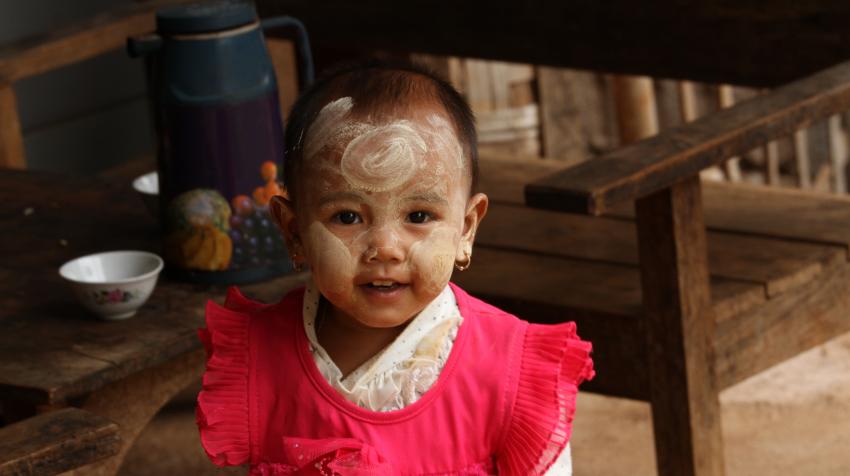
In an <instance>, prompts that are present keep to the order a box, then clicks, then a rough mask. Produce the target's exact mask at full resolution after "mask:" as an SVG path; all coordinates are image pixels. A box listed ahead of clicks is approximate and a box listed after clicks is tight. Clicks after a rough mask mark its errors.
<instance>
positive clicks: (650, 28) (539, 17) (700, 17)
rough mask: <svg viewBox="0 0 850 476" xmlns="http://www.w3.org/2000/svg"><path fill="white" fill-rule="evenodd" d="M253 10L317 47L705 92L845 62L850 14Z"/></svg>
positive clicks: (583, 6) (745, 7)
mask: <svg viewBox="0 0 850 476" xmlns="http://www.w3.org/2000/svg"><path fill="white" fill-rule="evenodd" d="M257 6H258V8H259V11H260V13H261V15H263V16H271V15H293V16H295V17H297V18H300V19H301V20H303V21H304V23H305V24H306V26H307V30H308V31H309V32H310V34H311V41H313V42H315V43H316V44H317V45H324V46H330V47H333V46H336V47H339V46H347V45H350V44H351V43H352V39H356V43H358V44H360V45H362V47H363V48H364V49H371V48H378V49H390V50H397V51H398V50H400V51H404V52H411V51H416V52H425V53H434V54H444V55H456V56H467V57H478V58H489V59H496V60H502V61H516V62H524V63H532V64H542V65H551V66H562V67H572V68H579V69H590V70H596V71H609V72H615V73H625V74H642V75H650V76H656V77H665V78H680V79H693V80H700V81H705V82H710V83H729V84H741V85H754V86H776V85H778V84H783V83H786V82H788V81H791V80H793V79H796V78H800V77H803V76H805V75H807V74H811V73H812V72H814V71H817V70H819V69H822V68H825V67H828V66H830V65H833V64H835V63H837V62H839V61H844V60H845V59H846V53H845V52H846V51H848V49H850V33H848V32H847V30H846V28H845V27H844V26H845V25H847V24H850V5H848V4H846V3H844V2H835V1H831V0H810V1H807V2H771V3H770V7H769V8H766V7H765V3H764V2H763V1H759V0H741V1H736V2H722V3H718V2H716V1H710V0H700V1H695V2H680V1H675V0H658V1H655V2H652V3H651V4H646V3H643V2H642V3H636V2H633V1H629V0H611V1H607V2H561V1H556V0H542V1H537V2H533V3H527V2H511V1H507V0H504V1H495V2H493V1H490V2H483V1H467V2H433V1H422V0H418V1H411V2H406V3H405V4H404V8H398V5H397V4H396V3H394V2H391V1H388V0H384V1H374V2H369V3H368V4H366V5H362V4H359V3H352V2H347V1H344V0H328V1H325V2H321V3H317V2H313V1H309V0H259V1H257ZM328 12H332V13H333V14H328ZM446 12H451V14H450V15H448V14H446ZM351 18H358V20H359V21H357V22H352V21H350V19H351ZM683 19H687V21H683ZM789 58H793V60H789Z"/></svg>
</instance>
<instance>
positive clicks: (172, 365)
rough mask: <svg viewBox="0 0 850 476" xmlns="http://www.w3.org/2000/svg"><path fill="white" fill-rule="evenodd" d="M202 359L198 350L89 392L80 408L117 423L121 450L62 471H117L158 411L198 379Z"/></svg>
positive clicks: (86, 474) (98, 474)
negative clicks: (95, 460) (73, 468)
mask: <svg viewBox="0 0 850 476" xmlns="http://www.w3.org/2000/svg"><path fill="white" fill-rule="evenodd" d="M205 359H206V355H205V352H204V350H203V349H198V350H195V351H193V352H190V353H187V354H184V355H181V356H180V357H178V358H175V359H173V360H171V361H170V362H166V363H164V364H162V365H160V366H158V367H153V368H151V369H147V370H144V371H142V372H139V373H137V374H134V375H131V376H129V377H127V378H125V379H123V380H121V381H120V382H115V383H113V384H111V385H108V386H106V387H104V388H102V389H100V390H98V391H97V392H94V393H92V394H91V395H89V396H88V397H87V398H86V400H85V402H84V403H83V405H82V408H83V409H85V410H88V411H90V412H92V413H96V414H98V415H101V416H104V417H106V418H108V419H110V420H112V421H114V422H116V423H118V425H119V426H120V429H121V430H120V434H121V440H122V444H121V450H120V451H119V452H118V454H117V455H115V456H113V457H111V458H109V459H106V460H103V461H100V462H98V463H94V464H91V465H88V466H84V467H82V468H78V469H76V470H74V471H70V472H68V473H64V474H65V475H73V476H111V475H114V474H116V473H117V472H118V469H119V468H120V467H121V463H122V462H123V461H124V456H125V455H126V454H127V451H128V450H129V449H130V448H131V447H132V446H133V444H134V443H135V441H136V438H137V437H138V436H139V434H140V433H141V432H142V430H143V429H144V428H145V426H147V424H148V423H149V422H150V421H151V419H152V418H153V417H154V416H155V415H156V414H157V412H159V410H160V409H161V408H162V407H163V406H164V405H165V404H166V403H168V401H169V400H171V398H172V397H174V396H175V395H176V394H177V393H179V392H180V391H181V390H183V389H184V388H186V387H187V386H189V385H190V384H191V383H193V382H195V381H196V380H197V379H198V378H200V376H201V374H202V373H203V370H204V361H205Z"/></svg>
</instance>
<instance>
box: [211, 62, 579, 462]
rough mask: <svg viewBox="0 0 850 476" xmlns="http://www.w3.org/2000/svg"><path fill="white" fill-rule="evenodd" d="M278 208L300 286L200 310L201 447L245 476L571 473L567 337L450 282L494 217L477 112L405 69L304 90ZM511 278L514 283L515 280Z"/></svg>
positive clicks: (572, 344)
mask: <svg viewBox="0 0 850 476" xmlns="http://www.w3.org/2000/svg"><path fill="white" fill-rule="evenodd" d="M286 139H287V144H288V145H289V149H288V150H287V153H286V157H285V164H284V183H285V186H286V189H287V190H288V193H287V198H284V197H276V198H275V199H274V200H273V202H272V205H271V211H272V214H273V216H274V217H275V218H276V221H277V223H278V226H279V227H280V229H281V231H282V233H283V234H284V236H285V238H286V242H287V248H288V249H289V250H290V253H291V257H292V261H293V263H294V264H295V265H296V267H300V266H304V265H308V266H309V268H310V270H311V271H312V274H311V279H310V280H309V282H308V284H307V286H306V288H301V289H298V290H295V291H292V292H290V293H289V294H287V295H286V296H285V297H284V298H283V299H282V300H281V301H280V302H279V303H277V304H272V305H265V304H259V303H255V302H251V301H249V300H247V299H245V298H244V297H242V296H241V295H240V294H239V292H238V291H237V290H235V289H233V288H232V289H231V290H230V291H229V292H228V296H227V300H226V303H225V305H224V307H220V306H218V305H216V304H214V303H210V304H209V305H208V306H207V329H202V330H201V337H202V339H203V340H204V342H205V344H206V346H207V349H208V352H209V358H208V361H207V371H206V374H205V375H204V386H203V391H202V392H201V394H200V395H199V397H198V426H199V428H200V431H201V440H202V443H203V446H204V449H205V450H206V451H207V454H208V455H209V457H210V458H211V459H212V461H213V462H215V463H216V464H219V465H241V464H246V463H247V464H249V465H250V474H252V475H281V474H322V475H343V476H347V475H364V476H365V475H426V474H427V475H438V474H439V475H449V474H454V475H486V474H503V475H526V474H536V475H537V474H558V475H563V474H570V472H571V469H570V468H571V467H570V453H569V447H568V442H569V437H570V429H571V422H572V418H573V413H574V409H575V397H576V392H577V386H578V384H579V383H580V382H582V381H583V380H584V379H588V378H591V377H592V376H593V370H592V363H591V360H590V357H589V353H590V344H589V343H588V342H585V341H581V340H579V338H578V337H577V336H576V334H575V325H574V324H573V323H565V324H559V325H548V326H547V325H535V324H528V323H527V322H525V321H522V320H520V319H518V318H516V317H514V316H512V315H510V314H507V313H506V312H504V311H501V310H499V309H497V308H495V307H493V306H490V305H488V304H486V303H484V302H482V301H480V300H478V299H475V298H474V297H472V296H470V295H468V294H466V293H465V292H464V291H463V290H462V289H460V288H459V287H457V286H456V285H454V284H453V283H450V282H449V279H450V278H451V275H452V271H453V268H456V269H458V270H460V271H463V270H465V269H466V268H468V267H469V266H470V263H471V259H472V244H473V240H474V237H475V232H476V230H477V228H478V225H479V223H480V222H481V219H482V218H483V217H484V215H485V213H486V211H487V203H488V202H487V197H486V196H485V195H484V194H481V193H476V192H475V188H476V178H477V153H476V148H475V140H476V135H475V128H474V122H473V117H472V113H471V111H470V110H469V107H468V106H467V105H466V103H465V102H464V101H463V99H462V98H461V96H460V95H459V94H458V93H457V92H456V91H455V90H454V89H453V88H452V87H451V86H450V85H448V84H447V83H445V82H444V81H442V80H440V79H439V78H437V77H435V76H434V75H432V74H431V73H428V72H427V71H424V70H422V69H420V68H418V67H415V66H412V65H388V64H383V63H368V64H364V65H360V66H357V67H353V68H348V69H343V70H339V71H337V72H335V73H333V74H330V75H328V76H326V77H325V78H324V79H322V80H319V81H317V82H316V83H315V84H314V85H313V86H312V87H311V89H310V90H309V91H307V92H306V93H305V94H304V95H303V96H302V97H301V98H299V100H298V102H297V103H296V105H295V106H294V108H293V110H292V113H291V115H290V120H289V123H288V124H287V131H286ZM518 278H520V279H521V277H518Z"/></svg>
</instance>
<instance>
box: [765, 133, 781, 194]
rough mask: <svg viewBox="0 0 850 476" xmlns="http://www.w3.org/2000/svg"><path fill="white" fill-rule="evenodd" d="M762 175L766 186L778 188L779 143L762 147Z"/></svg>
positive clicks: (774, 142)
mask: <svg viewBox="0 0 850 476" xmlns="http://www.w3.org/2000/svg"><path fill="white" fill-rule="evenodd" d="M764 175H765V182H766V183H767V184H768V185H773V186H776V187H778V186H780V185H781V176H780V174H779V143H778V142H776V141H775V140H772V141H770V142H768V143H767V144H766V145H765V146H764Z"/></svg>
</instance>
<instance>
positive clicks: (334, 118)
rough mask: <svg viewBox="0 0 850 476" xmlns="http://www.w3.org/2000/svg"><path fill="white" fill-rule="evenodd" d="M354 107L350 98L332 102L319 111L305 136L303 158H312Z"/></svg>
mask: <svg viewBox="0 0 850 476" xmlns="http://www.w3.org/2000/svg"><path fill="white" fill-rule="evenodd" d="M352 107H354V100H353V99H352V98H351V97H350V96H346V97H341V98H339V99H336V100H333V101H331V102H329V103H327V104H325V107H323V108H322V110H321V111H319V114H318V115H316V120H315V121H313V124H312V125H311V126H310V131H309V133H308V134H307V139H306V141H307V143H306V144H305V145H304V156H305V157H307V158H310V157H313V156H314V155H316V154H317V153H318V152H319V151H320V150H322V149H323V148H324V147H325V146H326V145H327V144H328V141H329V139H331V136H332V135H333V134H334V133H335V132H336V131H337V129H338V126H339V124H340V123H341V122H342V121H343V119H344V118H345V117H346V116H347V115H348V113H349V112H350V111H351V108H352Z"/></svg>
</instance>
